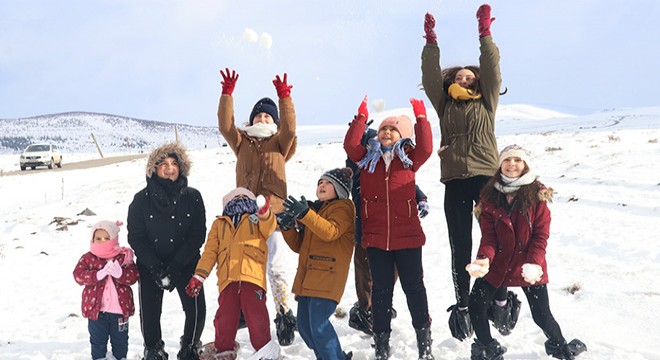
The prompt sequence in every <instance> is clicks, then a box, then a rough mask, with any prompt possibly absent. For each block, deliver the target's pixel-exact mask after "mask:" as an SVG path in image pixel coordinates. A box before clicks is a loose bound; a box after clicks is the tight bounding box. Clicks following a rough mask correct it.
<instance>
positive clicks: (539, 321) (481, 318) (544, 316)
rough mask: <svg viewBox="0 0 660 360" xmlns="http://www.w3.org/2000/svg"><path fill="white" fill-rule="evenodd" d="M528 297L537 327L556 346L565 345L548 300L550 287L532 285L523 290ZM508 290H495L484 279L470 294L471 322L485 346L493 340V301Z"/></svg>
mask: <svg viewBox="0 0 660 360" xmlns="http://www.w3.org/2000/svg"><path fill="white" fill-rule="evenodd" d="M522 289H523V292H524V293H525V297H527V303H529V308H530V310H531V312H532V318H533V319H534V322H535V323H536V325H538V326H539V327H540V328H541V330H543V332H544V333H545V336H546V337H547V338H548V339H551V340H552V341H554V342H555V343H556V344H563V343H564V341H565V339H564V336H563V335H562V333H561V328H560V327H559V324H557V321H556V320H555V318H554V317H553V316H552V312H551V311H550V299H549V298H548V287H547V286H546V285H545V284H544V285H531V286H525V287H523V288H522ZM506 291H507V288H506V287H505V286H502V287H500V288H495V287H494V286H492V285H491V284H489V283H488V281H486V280H484V279H477V280H476V281H475V282H474V286H473V287H472V292H471V293H470V320H471V321H472V327H473V328H474V333H475V334H476V335H477V339H479V341H481V343H483V344H488V343H490V342H491V341H492V340H493V338H492V337H491V335H490V326H489V324H488V317H487V314H486V313H487V311H488V308H489V307H490V304H491V302H492V301H493V299H496V298H498V297H499V296H500V295H496V294H502V293H504V294H506Z"/></svg>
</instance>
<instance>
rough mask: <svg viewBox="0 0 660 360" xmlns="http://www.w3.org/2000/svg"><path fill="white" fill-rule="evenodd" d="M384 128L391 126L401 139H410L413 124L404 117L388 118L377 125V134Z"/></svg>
mask: <svg viewBox="0 0 660 360" xmlns="http://www.w3.org/2000/svg"><path fill="white" fill-rule="evenodd" d="M385 126H391V127H393V128H395V129H396V131H398V132H399V135H401V138H402V139H412V136H413V124H412V120H410V118H409V117H408V116H406V115H396V116H388V117H386V118H385V119H383V121H382V122H381V123H380V125H378V132H380V130H381V129H383V128H384V127H385Z"/></svg>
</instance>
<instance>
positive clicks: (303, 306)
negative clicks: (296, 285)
mask: <svg viewBox="0 0 660 360" xmlns="http://www.w3.org/2000/svg"><path fill="white" fill-rule="evenodd" d="M336 309H337V303H336V302H334V301H333V300H329V299H323V298H318V297H310V296H299V297H298V316H297V321H298V322H297V325H298V333H300V337H301V338H302V339H303V341H304V342H305V344H306V345H307V347H308V348H310V349H312V350H314V355H315V356H316V358H317V359H322V360H343V359H344V352H343V351H342V350H341V345H340V344H339V338H338V337H337V333H336V332H335V328H334V327H333V326H332V323H331V322H330V316H332V315H333V314H334V313H335V310H336Z"/></svg>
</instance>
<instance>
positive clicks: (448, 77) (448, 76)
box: [441, 65, 481, 94]
mask: <svg viewBox="0 0 660 360" xmlns="http://www.w3.org/2000/svg"><path fill="white" fill-rule="evenodd" d="M463 69H466V70H470V71H472V73H473V74H474V83H472V85H470V90H472V91H474V92H475V93H476V94H478V93H480V92H481V90H480V88H479V67H478V66H477V65H467V66H454V67H450V68H447V69H444V70H442V73H441V74H442V88H443V89H445V92H449V85H451V84H453V83H454V79H456V74H457V73H458V72H459V71H461V70H463Z"/></svg>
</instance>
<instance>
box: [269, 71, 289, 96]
mask: <svg viewBox="0 0 660 360" xmlns="http://www.w3.org/2000/svg"><path fill="white" fill-rule="evenodd" d="M273 85H275V90H277V97H279V98H280V99H282V98H285V97H289V96H291V88H292V87H293V85H289V84H287V83H286V73H284V80H281V79H280V76H279V75H275V80H273Z"/></svg>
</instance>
